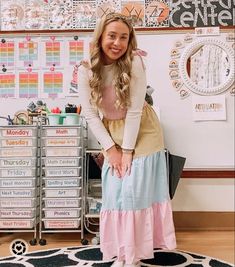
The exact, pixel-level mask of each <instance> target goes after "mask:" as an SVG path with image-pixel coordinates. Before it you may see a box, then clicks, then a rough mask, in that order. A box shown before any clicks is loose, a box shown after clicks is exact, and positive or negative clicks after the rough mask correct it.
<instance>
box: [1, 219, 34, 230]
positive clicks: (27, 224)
mask: <svg viewBox="0 0 235 267" xmlns="http://www.w3.org/2000/svg"><path fill="white" fill-rule="evenodd" d="M34 222H35V219H5V220H3V219H1V220H0V228H1V229H11V228H13V229H15V228H18V229H32V228H33V227H34Z"/></svg>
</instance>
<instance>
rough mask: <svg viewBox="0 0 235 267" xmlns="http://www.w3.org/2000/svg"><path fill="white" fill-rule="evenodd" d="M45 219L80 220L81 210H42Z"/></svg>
mask: <svg viewBox="0 0 235 267" xmlns="http://www.w3.org/2000/svg"><path fill="white" fill-rule="evenodd" d="M43 210H44V215H45V218H80V217H81V209H77V208H69V209H61V208H57V209H43Z"/></svg>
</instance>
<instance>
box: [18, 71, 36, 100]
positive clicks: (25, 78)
mask: <svg viewBox="0 0 235 267" xmlns="http://www.w3.org/2000/svg"><path fill="white" fill-rule="evenodd" d="M18 80H19V85H18V86H19V89H18V90H19V98H38V97H39V72H38V71H19V73H18Z"/></svg>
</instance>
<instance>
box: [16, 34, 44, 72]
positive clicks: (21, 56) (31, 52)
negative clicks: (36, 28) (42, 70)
mask: <svg viewBox="0 0 235 267" xmlns="http://www.w3.org/2000/svg"><path fill="white" fill-rule="evenodd" d="M18 40H19V41H18V56H17V57H18V62H17V66H18V67H39V65H40V63H39V40H40V39H39V38H31V37H29V36H27V37H25V38H23V39H18Z"/></svg>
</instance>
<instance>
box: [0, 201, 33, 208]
mask: <svg viewBox="0 0 235 267" xmlns="http://www.w3.org/2000/svg"><path fill="white" fill-rule="evenodd" d="M33 205H34V200H32V199H9V200H8V199H2V200H1V199H0V206H1V207H2V208H18V207H20V208H31V207H32V206H33Z"/></svg>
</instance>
